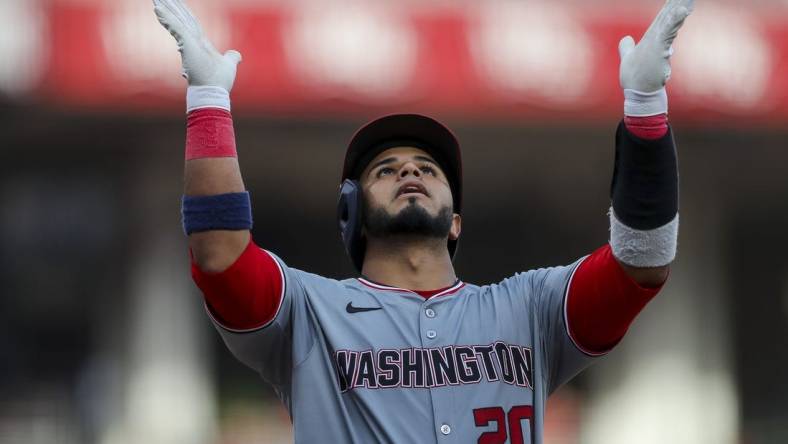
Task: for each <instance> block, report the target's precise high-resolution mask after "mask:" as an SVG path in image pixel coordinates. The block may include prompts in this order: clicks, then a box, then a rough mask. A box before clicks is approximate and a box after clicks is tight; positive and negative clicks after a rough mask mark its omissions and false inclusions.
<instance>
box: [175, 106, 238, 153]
mask: <svg viewBox="0 0 788 444" xmlns="http://www.w3.org/2000/svg"><path fill="white" fill-rule="evenodd" d="M208 157H238V153H237V152H236V150H235V131H234V130H233V118H232V115H231V114H230V112H229V111H225V110H223V109H217V108H201V109H197V110H194V111H192V112H190V113H189V115H188V117H187V119H186V160H193V159H204V158H208Z"/></svg>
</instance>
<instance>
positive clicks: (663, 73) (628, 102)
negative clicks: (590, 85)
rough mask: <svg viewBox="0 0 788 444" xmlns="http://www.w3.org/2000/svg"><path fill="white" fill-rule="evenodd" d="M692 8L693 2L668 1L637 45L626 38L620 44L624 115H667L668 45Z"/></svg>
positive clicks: (671, 50)
mask: <svg viewBox="0 0 788 444" xmlns="http://www.w3.org/2000/svg"><path fill="white" fill-rule="evenodd" d="M694 6H695V0H667V2H666V3H665V6H663V7H662V10H661V11H659V14H657V17H656V18H655V19H654V21H653V22H652V23H651V26H649V28H648V30H647V31H646V33H645V34H643V38H641V39H640V42H638V44H637V45H636V44H635V39H633V38H632V36H629V35H628V36H626V37H624V38H623V39H621V42H619V44H618V54H619V55H620V56H621V67H620V71H619V80H620V82H621V88H623V89H624V114H625V115H627V116H633V117H639V116H654V115H657V114H662V113H667V112H668V96H667V93H666V92H665V84H666V83H667V81H668V80H669V79H670V56H671V55H672V54H673V48H672V46H671V45H672V44H673V40H674V39H675V38H676V34H678V32H679V29H680V28H681V25H683V24H684V20H685V19H686V18H687V16H689V15H690V13H691V12H692V9H693V7H694Z"/></svg>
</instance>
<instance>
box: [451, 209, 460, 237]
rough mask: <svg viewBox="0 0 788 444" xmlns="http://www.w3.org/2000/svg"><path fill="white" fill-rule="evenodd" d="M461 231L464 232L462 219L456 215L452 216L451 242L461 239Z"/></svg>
mask: <svg viewBox="0 0 788 444" xmlns="http://www.w3.org/2000/svg"><path fill="white" fill-rule="evenodd" d="M460 231H462V217H460V215H459V214H457V213H454V214H453V215H452V216H451V228H450V229H449V240H457V239H459V238H460Z"/></svg>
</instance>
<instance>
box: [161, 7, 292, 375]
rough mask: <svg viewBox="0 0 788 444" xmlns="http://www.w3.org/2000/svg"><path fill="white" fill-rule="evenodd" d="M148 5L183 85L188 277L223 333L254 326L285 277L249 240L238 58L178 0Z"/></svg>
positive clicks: (266, 317) (266, 318)
mask: <svg viewBox="0 0 788 444" xmlns="http://www.w3.org/2000/svg"><path fill="white" fill-rule="evenodd" d="M153 5H154V11H155V13H156V16H157V17H158V19H159V22H161V24H162V25H163V26H164V28H166V29H167V30H168V31H169V32H170V34H172V36H173V37H175V40H176V42H177V43H178V50H179V51H180V53H181V61H182V63H183V76H184V77H185V78H186V80H187V81H188V85H189V86H188V89H187V93H186V110H187V130H186V161H185V163H186V165H185V176H186V180H185V190H184V196H183V202H182V211H183V228H184V231H185V232H186V234H188V235H189V247H190V249H191V253H192V277H193V278H194V281H195V282H196V283H197V286H198V287H200V289H201V290H202V292H203V295H204V296H205V302H206V307H207V308H208V309H209V313H210V314H211V316H212V318H213V319H214V321H215V322H216V323H217V324H218V325H220V326H221V327H222V328H225V329H232V330H233V331H245V330H250V329H256V328H261V327H262V326H265V325H268V324H269V323H270V322H272V320H273V319H274V317H275V315H276V314H277V313H278V309H279V308H280V307H281V306H282V305H283V291H282V289H283V288H284V278H283V277H282V273H281V267H280V265H278V263H277V262H276V260H275V259H274V257H273V256H272V255H270V254H269V253H267V252H265V251H263V250H262V249H260V248H258V247H257V246H256V245H255V244H254V242H252V241H251V238H250V235H249V230H250V229H251V227H252V211H251V204H250V200H249V194H248V193H247V192H246V191H245V189H244V184H243V180H242V179H241V171H240V169H239V166H238V157H237V154H236V150H235V134H234V130H233V121H232V115H231V114H230V90H231V89H232V87H233V82H234V81H235V73H236V65H237V64H238V62H240V61H241V54H239V53H238V52H237V51H232V50H230V51H227V52H226V53H224V54H220V53H219V52H218V51H217V50H216V48H214V46H213V45H212V44H211V42H210V41H209V40H208V38H207V37H206V36H205V34H204V33H203V30H202V27H201V26H200V23H199V22H198V21H197V19H196V18H195V17H194V15H192V13H191V11H189V9H188V7H187V6H186V4H185V3H184V2H183V0H154V1H153ZM255 356H256V358H259V356H260V355H259V354H257V355H255ZM246 362H248V363H250V365H253V366H254V367H255V368H258V367H259V365H257V364H254V363H251V361H249V360H248V359H247V360H246ZM255 362H257V361H255ZM258 364H259V362H258Z"/></svg>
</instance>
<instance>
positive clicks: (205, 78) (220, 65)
mask: <svg viewBox="0 0 788 444" xmlns="http://www.w3.org/2000/svg"><path fill="white" fill-rule="evenodd" d="M153 10H154V12H155V13H156V17H158V19H159V23H161V24H162V26H164V28H165V29H166V30H167V31H169V32H170V34H172V36H173V37H175V41H176V42H178V51H179V52H180V53H181V63H182V65H183V73H182V75H183V76H184V77H185V78H186V80H187V81H188V83H189V88H188V90H187V94H186V108H187V111H193V110H195V109H199V108H223V109H226V110H228V111H229V110H230V90H232V88H233V83H234V82H235V73H236V67H237V65H238V63H239V62H240V61H241V53H239V52H238V51H235V50H229V51H227V52H225V53H224V54H220V53H219V51H217V50H216V48H214V46H213V44H211V42H210V41H209V40H208V38H207V37H206V36H205V33H204V32H203V30H202V26H200V22H199V21H198V20H197V18H195V17H194V14H192V12H191V11H190V10H189V8H188V7H187V6H186V4H185V3H184V2H183V0H153Z"/></svg>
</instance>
